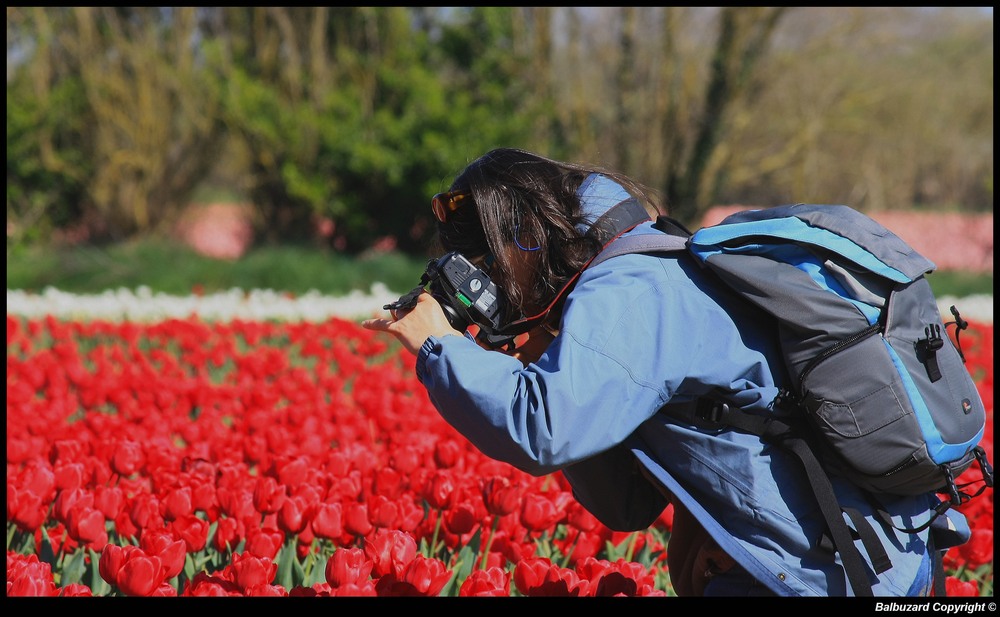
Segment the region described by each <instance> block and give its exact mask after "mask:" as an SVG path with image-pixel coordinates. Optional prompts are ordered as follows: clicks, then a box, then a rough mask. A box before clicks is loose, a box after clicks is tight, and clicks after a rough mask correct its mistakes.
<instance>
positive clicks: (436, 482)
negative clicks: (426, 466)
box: [423, 471, 455, 510]
mask: <svg viewBox="0 0 1000 617" xmlns="http://www.w3.org/2000/svg"><path fill="white" fill-rule="evenodd" d="M454 492H455V480H454V478H453V477H452V474H450V473H448V472H444V471H437V472H435V473H434V475H433V476H431V479H430V480H429V481H428V482H427V484H426V485H425V486H424V492H423V497H424V499H426V500H427V504H428V505H430V507H432V508H434V509H435V510H445V509H447V508H448V507H449V506H450V505H451V496H452V493H454Z"/></svg>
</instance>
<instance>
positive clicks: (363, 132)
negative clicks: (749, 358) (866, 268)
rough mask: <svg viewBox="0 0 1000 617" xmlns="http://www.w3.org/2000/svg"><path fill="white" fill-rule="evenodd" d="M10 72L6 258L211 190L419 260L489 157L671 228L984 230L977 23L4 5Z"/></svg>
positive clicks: (259, 237)
mask: <svg viewBox="0 0 1000 617" xmlns="http://www.w3.org/2000/svg"><path fill="white" fill-rule="evenodd" d="M7 59H8V63H7V66H8V72H7V75H8V78H7V255H8V258H10V257H12V256H14V255H15V254H16V253H17V252H19V251H27V250H28V248H29V247H32V246H36V245H47V246H52V245H53V244H58V243H62V244H65V243H70V242H75V243H80V242H83V243H84V244H90V245H94V246H110V245H114V244H117V243H125V242H128V241H132V240H136V239H149V238H160V239H166V238H169V237H170V233H171V231H172V230H173V229H174V227H175V226H176V224H177V221H178V219H179V218H180V216H181V214H182V212H183V210H184V208H186V207H187V206H188V205H189V204H190V203H191V201H192V198H193V196H194V195H195V194H196V193H197V192H198V191H202V190H205V189H206V187H207V188H211V189H214V190H223V191H225V192H227V193H228V194H230V195H232V197H233V199H237V200H239V201H241V202H243V203H249V204H252V205H253V207H254V211H255V217H254V226H255V227H254V231H255V235H256V239H255V240H256V244H258V245H260V244H264V245H267V246H279V245H287V244H296V245H300V246H311V247H317V246H325V247H332V248H335V249H336V250H337V251H339V252H343V253H345V254H350V255H360V254H362V253H363V252H364V251H365V250H366V249H368V248H369V247H370V246H371V245H372V244H373V243H374V242H375V241H376V240H377V239H379V238H382V237H385V236H391V237H393V238H395V239H396V240H397V242H398V248H399V250H400V251H401V252H403V253H405V254H407V255H411V256H416V257H422V256H425V255H427V253H428V251H429V250H431V249H430V245H431V242H432V237H433V225H432V221H431V218H430V216H429V213H428V212H427V201H428V198H429V196H430V195H432V194H433V193H435V192H437V191H439V190H442V189H444V188H445V187H447V185H448V184H449V183H450V181H451V179H452V178H453V177H454V175H455V174H456V173H458V172H459V171H460V170H461V169H462V167H464V166H465V165H466V164H467V163H468V162H469V161H470V160H472V159H473V158H475V157H477V156H478V155H480V154H482V153H483V152H485V151H487V150H488V149H490V148H493V147H497V146H517V147H523V148H527V149H530V150H534V151H537V152H540V153H542V154H546V155H549V156H552V157H555V158H562V159H568V160H574V161H579V162H587V163H593V164H597V165H606V166H608V167H613V168H617V169H621V170H622V171H626V172H628V173H630V174H632V175H633V176H635V177H636V178H637V179H639V180H640V181H642V182H644V183H645V184H647V185H649V186H650V187H651V188H653V189H654V190H657V191H659V192H660V193H661V194H662V195H663V197H664V198H665V200H666V202H667V203H668V204H669V207H670V208H671V212H672V213H673V214H674V215H675V216H678V217H679V218H681V220H684V221H687V222H688V223H695V222H697V221H698V220H700V215H701V214H702V213H703V212H704V211H705V210H707V209H708V208H709V207H711V206H713V205H716V204H720V203H721V204H726V203H743V204H756V205H773V204H777V203H790V202H795V201H810V202H826V203H847V204H850V205H853V206H855V207H857V208H859V209H862V210H870V209H887V208H889V209H891V208H934V209H949V210H955V209H962V210H967V211H989V210H992V203H993V142H992V135H993V18H992V11H991V10H989V11H987V10H984V9H983V8H982V7H964V8H963V7H957V8H948V7H845V8H832V7H746V8H738V7H646V8H644V7H479V8H475V7H8V8H7ZM323 218H325V219H329V220H330V221H332V222H333V223H334V229H335V231H334V233H333V234H332V235H331V236H329V237H323V238H320V237H318V236H317V234H316V232H315V229H316V222H317V220H319V219H323ZM122 250H128V249H122ZM8 276H9V277H10V270H8Z"/></svg>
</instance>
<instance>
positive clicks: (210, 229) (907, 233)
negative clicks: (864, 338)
mask: <svg viewBox="0 0 1000 617" xmlns="http://www.w3.org/2000/svg"><path fill="white" fill-rule="evenodd" d="M747 208H748V206H740V205H733V206H716V207H714V208H711V209H710V210H709V211H708V212H707V213H706V214H705V218H704V219H702V226H706V225H714V224H715V223H718V222H719V221H721V220H722V219H723V218H725V217H726V216H728V215H730V214H732V213H734V212H738V211H740V210H746V209H747ZM870 216H871V217H872V218H874V219H875V220H876V221H878V222H879V223H881V224H882V225H884V226H885V227H887V228H888V229H890V230H892V231H893V232H895V233H896V235H898V236H899V237H900V238H902V239H903V240H905V241H906V242H908V243H910V245H911V246H913V248H915V249H916V250H917V251H918V252H919V253H921V254H922V255H924V256H925V257H927V258H928V259H930V260H931V261H933V262H934V263H935V264H937V267H938V269H939V270H965V271H971V272H993V214H992V213H990V214H961V213H957V212H906V211H885V212H874V213H870ZM178 235H179V237H180V238H181V239H182V241H183V242H185V243H186V244H187V245H188V246H190V247H191V248H193V249H194V250H195V251H197V252H198V253H200V254H202V255H205V256H208V257H212V258H215V259H239V258H240V257H241V256H242V255H243V254H244V253H246V251H247V250H248V249H249V248H250V246H251V245H252V243H253V227H252V225H251V222H250V209H249V207H247V206H243V205H240V204H226V203H219V204H211V205H204V206H194V207H192V208H191V209H190V210H189V211H188V213H187V214H186V215H185V217H184V218H183V219H182V221H181V224H180V225H179V226H178Z"/></svg>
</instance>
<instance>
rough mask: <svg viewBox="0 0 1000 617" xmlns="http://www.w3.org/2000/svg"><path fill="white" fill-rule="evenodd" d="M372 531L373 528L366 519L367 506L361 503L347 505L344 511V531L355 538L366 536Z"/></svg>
mask: <svg viewBox="0 0 1000 617" xmlns="http://www.w3.org/2000/svg"><path fill="white" fill-rule="evenodd" d="M372 529H374V527H372V524H371V521H370V520H369V519H368V506H367V505H365V504H363V503H350V504H347V506H346V509H345V511H344V530H345V531H347V532H348V533H352V534H354V535H356V536H366V535H368V534H369V533H371V531H372Z"/></svg>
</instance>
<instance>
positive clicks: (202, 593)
mask: <svg viewBox="0 0 1000 617" xmlns="http://www.w3.org/2000/svg"><path fill="white" fill-rule="evenodd" d="M181 595H184V596H196V597H213V598H218V597H226V596H242V595H243V592H242V590H241V589H240V586H239V585H237V584H236V583H235V582H233V581H231V580H228V579H226V578H224V577H222V576H217V575H212V574H208V573H207V572H199V573H197V574H195V575H194V578H193V579H191V580H190V581H188V582H187V585H185V589H184V593H183V594H181Z"/></svg>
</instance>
